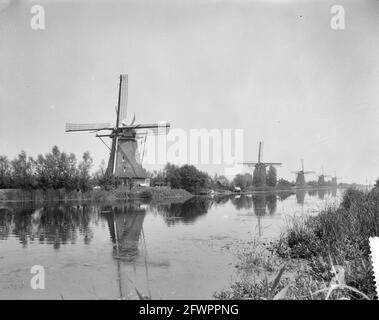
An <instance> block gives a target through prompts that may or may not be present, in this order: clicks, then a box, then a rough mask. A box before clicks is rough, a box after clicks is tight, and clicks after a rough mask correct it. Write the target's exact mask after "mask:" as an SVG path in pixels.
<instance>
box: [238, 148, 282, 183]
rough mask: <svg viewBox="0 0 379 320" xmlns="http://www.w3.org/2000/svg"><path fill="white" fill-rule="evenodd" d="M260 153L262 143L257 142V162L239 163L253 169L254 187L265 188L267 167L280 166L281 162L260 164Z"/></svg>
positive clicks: (261, 151)
mask: <svg viewBox="0 0 379 320" xmlns="http://www.w3.org/2000/svg"><path fill="white" fill-rule="evenodd" d="M262 153H263V142H262V141H260V142H259V149H258V161H257V162H241V164H243V165H246V166H248V167H250V168H251V167H254V173H253V183H254V181H256V184H255V186H257V187H265V186H266V167H268V166H281V165H282V163H281V162H262Z"/></svg>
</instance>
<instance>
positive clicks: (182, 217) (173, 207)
mask: <svg viewBox="0 0 379 320" xmlns="http://www.w3.org/2000/svg"><path fill="white" fill-rule="evenodd" d="M214 201H215V200H213V199H211V198H206V197H194V198H191V199H189V200H187V201H186V202H184V203H169V204H156V205H154V204H152V205H151V206H150V208H151V209H152V210H154V211H155V212H157V213H158V214H159V215H161V216H162V217H163V220H164V221H165V223H166V224H167V225H168V226H174V225H175V224H177V223H185V224H192V223H194V222H195V221H196V220H197V219H198V218H199V217H200V216H202V215H205V214H206V213H207V212H208V210H209V209H210V208H211V206H212V204H213V202H214ZM219 203H220V202H219Z"/></svg>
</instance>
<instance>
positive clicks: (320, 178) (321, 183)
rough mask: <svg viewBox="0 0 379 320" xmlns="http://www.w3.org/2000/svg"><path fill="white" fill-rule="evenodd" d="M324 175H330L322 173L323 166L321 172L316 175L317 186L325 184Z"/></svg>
mask: <svg viewBox="0 0 379 320" xmlns="http://www.w3.org/2000/svg"><path fill="white" fill-rule="evenodd" d="M326 177H331V176H330V175H326V174H324V168H322V174H320V175H319V176H318V182H317V184H318V186H319V187H322V186H325V178H326Z"/></svg>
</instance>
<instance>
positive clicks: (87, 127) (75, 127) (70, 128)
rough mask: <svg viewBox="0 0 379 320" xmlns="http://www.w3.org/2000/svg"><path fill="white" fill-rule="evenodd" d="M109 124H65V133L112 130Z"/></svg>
mask: <svg viewBox="0 0 379 320" xmlns="http://www.w3.org/2000/svg"><path fill="white" fill-rule="evenodd" d="M112 129H113V128H112V127H111V125H110V124H109V123H66V130H65V131H66V132H75V131H100V130H112Z"/></svg>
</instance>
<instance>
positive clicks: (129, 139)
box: [66, 74, 170, 187]
mask: <svg viewBox="0 0 379 320" xmlns="http://www.w3.org/2000/svg"><path fill="white" fill-rule="evenodd" d="M127 101H128V75H127V74H121V75H120V82H119V91H118V104H117V108H116V124H115V126H114V127H113V126H111V125H110V124H109V123H85V124H75V123H66V132H96V137H97V138H99V139H101V141H102V142H103V143H104V144H105V145H106V146H107V148H108V149H109V151H110V154H109V161H108V166H107V170H106V174H107V175H109V176H113V177H115V178H116V183H117V184H121V185H125V186H126V185H127V186H129V187H131V186H132V185H134V184H146V183H147V180H146V179H147V176H146V172H145V170H144V169H143V167H142V164H141V163H142V159H143V153H144V152H143V153H142V159H141V157H140V156H139V153H138V145H137V139H138V138H142V139H144V141H145V142H146V137H147V135H157V134H167V133H168V131H169V129H170V124H168V123H162V124H160V123H152V124H135V116H134V118H133V120H132V122H131V123H130V124H129V125H127V124H126V111H127ZM100 131H102V132H104V131H108V132H106V133H102V134H97V132H100ZM103 137H109V138H111V139H112V145H111V147H109V146H108V145H107V144H106V143H105V142H104V141H103V139H102V138H103Z"/></svg>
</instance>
